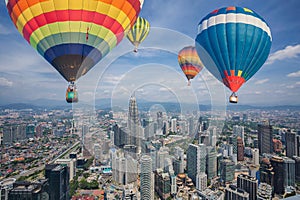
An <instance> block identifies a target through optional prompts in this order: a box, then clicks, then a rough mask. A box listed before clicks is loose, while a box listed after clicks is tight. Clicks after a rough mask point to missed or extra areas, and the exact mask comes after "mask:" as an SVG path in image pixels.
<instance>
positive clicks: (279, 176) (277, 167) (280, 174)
mask: <svg viewBox="0 0 300 200" xmlns="http://www.w3.org/2000/svg"><path fill="white" fill-rule="evenodd" d="M270 161H271V165H272V167H273V172H274V183H273V184H274V192H275V193H276V194H283V193H284V167H283V158H281V157H278V156H273V157H272V158H271V159H270Z"/></svg>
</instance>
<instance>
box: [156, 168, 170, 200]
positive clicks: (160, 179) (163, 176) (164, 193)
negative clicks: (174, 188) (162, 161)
mask: <svg viewBox="0 0 300 200" xmlns="http://www.w3.org/2000/svg"><path fill="white" fill-rule="evenodd" d="M154 174H155V175H154V176H155V191H156V192H157V194H158V196H159V197H160V199H168V198H169V197H170V196H171V179H170V176H169V174H168V173H164V172H163V169H161V168H159V169H157V170H156V171H155V172H154Z"/></svg>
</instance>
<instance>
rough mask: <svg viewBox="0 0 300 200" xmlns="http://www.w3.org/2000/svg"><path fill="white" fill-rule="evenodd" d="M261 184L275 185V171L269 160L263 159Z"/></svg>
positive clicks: (260, 169)
mask: <svg viewBox="0 0 300 200" xmlns="http://www.w3.org/2000/svg"><path fill="white" fill-rule="evenodd" d="M259 171H260V182H261V183H267V184H269V185H271V186H273V184H274V171H273V167H272V165H271V162H270V160H269V159H268V158H263V159H262V161H261V164H260V168H259Z"/></svg>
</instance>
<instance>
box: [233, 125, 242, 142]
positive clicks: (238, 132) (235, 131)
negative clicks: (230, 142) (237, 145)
mask: <svg viewBox="0 0 300 200" xmlns="http://www.w3.org/2000/svg"><path fill="white" fill-rule="evenodd" d="M232 133H233V135H234V136H235V137H238V136H239V137H241V138H242V141H243V144H245V133H244V127H243V126H239V125H234V126H233V127H232Z"/></svg>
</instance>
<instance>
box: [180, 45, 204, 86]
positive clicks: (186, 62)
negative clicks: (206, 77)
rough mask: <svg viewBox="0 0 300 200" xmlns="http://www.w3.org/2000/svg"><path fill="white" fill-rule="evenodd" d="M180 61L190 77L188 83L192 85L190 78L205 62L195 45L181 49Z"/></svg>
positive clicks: (186, 74)
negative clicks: (202, 60)
mask: <svg viewBox="0 0 300 200" xmlns="http://www.w3.org/2000/svg"><path fill="white" fill-rule="evenodd" d="M178 63H179V65H180V67H181V70H182V71H183V73H184V74H185V76H186V78H187V79H188V85H190V80H191V79H193V78H194V77H195V76H196V75H197V74H198V73H199V72H200V71H201V70H202V69H203V64H202V62H201V60H200V58H199V56H198V54H197V51H196V48H195V47H193V46H187V47H184V48H183V49H181V50H180V51H179V53H178Z"/></svg>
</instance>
